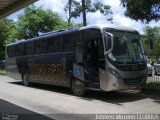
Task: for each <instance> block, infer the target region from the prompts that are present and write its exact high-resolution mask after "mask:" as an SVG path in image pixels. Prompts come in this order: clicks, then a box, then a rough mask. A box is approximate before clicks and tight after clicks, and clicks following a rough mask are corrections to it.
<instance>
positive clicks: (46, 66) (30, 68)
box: [17, 53, 73, 86]
mask: <svg viewBox="0 0 160 120" xmlns="http://www.w3.org/2000/svg"><path fill="white" fill-rule="evenodd" d="M17 66H18V71H19V73H21V74H23V73H24V72H30V73H31V76H32V77H31V82H38V83H47V84H55V85H62V86H69V83H70V82H69V80H70V77H71V76H72V69H73V53H65V54H61V53H55V54H48V55H36V56H34V57H33V56H32V57H31V56H26V57H19V58H17Z"/></svg>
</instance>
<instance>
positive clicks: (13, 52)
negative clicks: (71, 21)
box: [7, 33, 80, 57]
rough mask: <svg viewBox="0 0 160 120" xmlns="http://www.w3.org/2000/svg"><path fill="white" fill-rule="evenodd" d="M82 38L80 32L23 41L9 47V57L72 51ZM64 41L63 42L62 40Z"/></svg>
mask: <svg viewBox="0 0 160 120" xmlns="http://www.w3.org/2000/svg"><path fill="white" fill-rule="evenodd" d="M79 39H80V37H79V34H78V33H74V34H72V35H64V36H63V37H62V36H57V37H50V38H47V39H41V40H36V41H30V42H21V43H18V44H17V45H11V46H8V47H7V53H8V57H15V56H24V55H34V54H35V55H39V54H46V53H57V52H71V51H73V49H74V48H75V44H76V42H78V41H79ZM62 41H63V42H62Z"/></svg>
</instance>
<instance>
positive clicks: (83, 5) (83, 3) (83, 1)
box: [82, 0, 87, 26]
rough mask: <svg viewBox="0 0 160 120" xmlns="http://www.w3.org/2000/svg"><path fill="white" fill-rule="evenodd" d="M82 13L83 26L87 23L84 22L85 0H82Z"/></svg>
mask: <svg viewBox="0 0 160 120" xmlns="http://www.w3.org/2000/svg"><path fill="white" fill-rule="evenodd" d="M82 14H83V26H86V25H87V22H86V6H85V0H82Z"/></svg>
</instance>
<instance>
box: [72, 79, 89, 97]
mask: <svg viewBox="0 0 160 120" xmlns="http://www.w3.org/2000/svg"><path fill="white" fill-rule="evenodd" d="M72 91H73V93H74V95H76V96H79V97H80V96H83V95H84V94H85V91H86V86H85V83H84V82H82V81H80V80H78V79H73V81H72Z"/></svg>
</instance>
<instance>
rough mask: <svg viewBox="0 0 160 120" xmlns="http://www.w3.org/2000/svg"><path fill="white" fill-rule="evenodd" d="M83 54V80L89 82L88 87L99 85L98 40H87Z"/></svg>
mask: <svg viewBox="0 0 160 120" xmlns="http://www.w3.org/2000/svg"><path fill="white" fill-rule="evenodd" d="M86 47H87V48H86V51H85V52H86V55H85V80H86V81H88V82H89V87H99V86H95V84H98V83H99V64H98V60H99V44H98V40H93V39H92V40H89V41H88V42H87V45H86Z"/></svg>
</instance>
